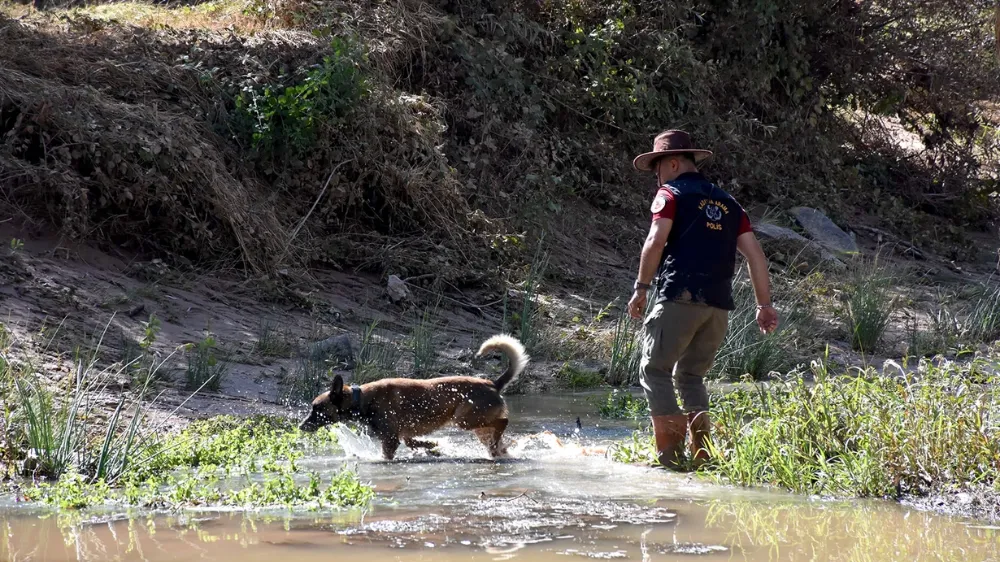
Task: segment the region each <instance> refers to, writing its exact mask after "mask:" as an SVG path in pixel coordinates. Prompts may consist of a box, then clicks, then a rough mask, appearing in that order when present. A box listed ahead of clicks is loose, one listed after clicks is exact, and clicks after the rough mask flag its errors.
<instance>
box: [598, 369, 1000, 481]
mask: <svg viewBox="0 0 1000 562" xmlns="http://www.w3.org/2000/svg"><path fill="white" fill-rule="evenodd" d="M985 363H989V362H988V361H986V362H985ZM985 363H984V360H981V359H980V360H977V361H975V362H973V363H971V364H966V365H960V364H948V365H946V366H944V367H936V366H934V365H933V364H931V363H930V362H926V361H925V362H923V363H921V365H920V368H919V370H920V372H919V375H917V376H907V377H890V376H880V375H878V374H877V373H876V372H875V371H874V370H868V371H864V372H861V373H860V374H858V375H856V376H855V375H843V376H830V375H828V374H827V373H826V369H825V366H824V364H823V363H819V362H817V363H814V364H813V371H814V375H815V379H816V380H815V382H809V381H807V380H806V377H805V376H803V375H802V374H798V375H795V376H793V377H792V378H790V379H789V380H787V381H781V382H774V383H760V384H757V385H755V386H754V387H753V388H752V389H749V390H748V389H739V390H735V391H733V392H729V393H727V394H724V395H722V396H720V397H718V398H716V399H715V400H714V401H713V406H712V419H713V421H714V424H715V431H714V434H713V440H712V444H711V447H710V448H711V454H712V463H711V464H710V465H709V466H708V467H707V468H706V469H705V470H706V471H707V472H708V473H709V474H712V475H714V476H715V477H717V478H719V479H723V480H725V481H728V482H731V483H734V484H739V485H744V486H762V485H772V486H779V487H782V488H786V489H788V490H791V491H794V492H798V493H808V494H828V495H835V496H855V497H889V496H891V497H897V496H898V495H900V494H903V493H922V492H925V491H928V490H934V489H944V488H946V487H950V486H962V485H973V484H985V485H996V484H998V483H1000V479H998V476H1000V439H998V438H997V437H998V434H997V430H998V427H1000V385H998V383H1000V378H998V377H997V375H995V374H990V371H989V369H988V368H987V365H986V364H985ZM633 441H635V442H636V443H637V444H635V445H633V444H630V443H625V444H623V445H622V446H620V447H618V448H617V450H616V453H615V458H617V459H619V460H626V459H635V458H645V459H647V460H648V459H649V455H650V454H651V450H650V449H649V443H651V437H648V436H646V435H639V436H637V437H635V438H634V439H633Z"/></svg>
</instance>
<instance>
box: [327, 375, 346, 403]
mask: <svg viewBox="0 0 1000 562" xmlns="http://www.w3.org/2000/svg"><path fill="white" fill-rule="evenodd" d="M343 393H344V378H343V377H341V376H340V375H337V376H335V377H333V382H332V383H330V398H331V399H333V398H336V397H339V396H340V395H341V394H343Z"/></svg>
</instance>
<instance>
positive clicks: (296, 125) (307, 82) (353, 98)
mask: <svg viewBox="0 0 1000 562" xmlns="http://www.w3.org/2000/svg"><path fill="white" fill-rule="evenodd" d="M331 48H332V51H333V52H332V54H330V55H329V56H326V57H324V59H323V62H322V63H321V64H320V65H318V66H316V67H315V68H313V69H311V70H309V72H308V73H307V74H306V77H305V79H304V80H303V81H302V82H301V83H299V84H296V85H293V86H285V87H275V88H274V89H272V87H270V86H267V87H264V88H263V90H257V89H256V88H255V87H253V86H248V87H246V88H245V89H244V90H243V92H241V93H240V94H239V95H238V96H237V97H236V111H237V116H238V123H239V124H238V128H239V129H241V130H243V131H245V134H247V135H249V140H250V144H251V146H252V148H253V149H254V150H255V151H256V152H257V154H258V155H259V156H260V157H262V158H263V159H264V160H267V161H270V162H271V163H279V162H283V161H285V160H287V159H288V158H292V157H295V156H298V155H299V154H301V153H303V152H305V151H307V150H309V149H310V148H312V147H313V146H314V144H315V143H316V140H317V138H318V135H319V132H320V130H321V129H322V128H323V127H325V126H328V125H338V124H340V123H342V122H344V120H345V119H346V118H347V117H348V115H349V114H350V112H351V110H352V109H353V108H354V107H355V106H356V105H357V103H358V102H359V101H360V100H361V99H362V98H363V97H364V96H365V94H366V92H367V85H366V83H365V79H364V75H363V74H362V72H361V68H360V65H359V63H360V61H361V59H362V55H361V51H360V49H359V48H358V46H356V45H354V44H353V43H352V42H350V41H347V40H344V39H340V38H335V39H334V40H333V42H332V44H331Z"/></svg>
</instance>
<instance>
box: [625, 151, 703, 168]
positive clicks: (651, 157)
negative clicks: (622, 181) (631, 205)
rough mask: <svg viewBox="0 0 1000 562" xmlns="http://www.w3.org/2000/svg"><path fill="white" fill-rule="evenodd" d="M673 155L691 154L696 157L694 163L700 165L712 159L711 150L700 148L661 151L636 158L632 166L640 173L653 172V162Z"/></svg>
mask: <svg viewBox="0 0 1000 562" xmlns="http://www.w3.org/2000/svg"><path fill="white" fill-rule="evenodd" d="M671 154H690V155H691V156H693V157H694V161H695V162H696V163H698V164H700V163H702V162H704V161H705V160H708V159H709V158H711V157H712V151H711V150H703V149H700V148H692V149H677V150H661V151H659V152H646V153H645V154H640V155H638V156H636V157H635V160H633V161H632V165H633V166H635V169H636V170H639V171H640V172H652V171H653V162H655V161H656V160H658V159H660V158H661V157H663V156H670V155H671Z"/></svg>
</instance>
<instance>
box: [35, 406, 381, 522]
mask: <svg viewBox="0 0 1000 562" xmlns="http://www.w3.org/2000/svg"><path fill="white" fill-rule="evenodd" d="M334 442H335V439H334V436H333V435H332V434H331V433H329V432H326V431H320V432H318V433H315V434H303V433H302V432H300V431H299V430H298V429H297V428H296V427H295V425H294V423H293V422H291V421H290V420H287V419H284V418H276V417H270V416H256V417H253V418H248V419H240V418H237V417H234V416H218V417H215V418H210V419H207V420H202V421H196V422H193V423H192V424H191V425H190V426H188V427H187V428H185V429H184V430H183V431H181V432H179V433H177V434H173V435H170V436H168V437H166V438H164V439H162V440H159V441H156V442H153V443H150V444H149V445H148V446H147V447H146V448H145V449H144V450H143V451H142V453H141V454H140V455H137V456H138V457H139V462H137V463H136V464H135V465H134V468H133V469H132V470H131V471H130V472H129V473H128V474H127V475H126V477H125V478H123V479H122V480H121V482H120V483H119V485H114V486H112V485H109V484H108V483H107V481H105V480H104V479H103V478H97V479H93V478H88V477H84V476H82V475H80V474H78V473H76V472H73V471H70V472H67V473H66V474H65V475H64V476H63V477H62V478H60V479H58V480H56V481H55V482H43V483H41V484H39V485H37V486H34V487H32V488H31V489H30V490H28V491H27V493H26V495H27V496H28V497H29V498H30V499H32V500H36V501H42V502H45V503H48V504H50V505H55V506H58V507H60V508H63V509H79V508H84V507H89V506H93V505H100V504H108V503H121V504H126V505H131V506H139V507H162V506H168V507H187V506H195V505H198V506H209V505H211V506H232V507H254V508H259V507H276V506H278V507H296V508H308V509H325V508H341V507H355V506H364V505H366V504H367V503H368V502H370V501H371V499H372V497H373V495H374V492H373V491H372V488H371V486H368V485H366V484H364V483H362V482H360V480H358V478H357V475H356V474H355V473H353V472H352V471H350V470H347V469H343V470H341V471H339V472H338V473H336V474H334V475H332V477H331V478H330V480H329V482H328V483H327V484H326V485H324V482H323V478H322V477H321V476H320V475H319V474H318V473H316V472H307V473H300V472H299V469H298V466H297V462H296V461H297V460H298V459H300V458H302V456H303V455H304V452H305V451H306V450H308V449H309V448H313V447H329V446H330V445H332V444H333V443H334Z"/></svg>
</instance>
